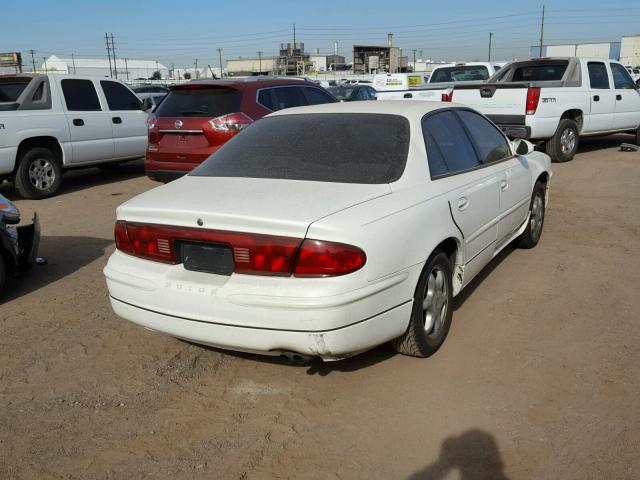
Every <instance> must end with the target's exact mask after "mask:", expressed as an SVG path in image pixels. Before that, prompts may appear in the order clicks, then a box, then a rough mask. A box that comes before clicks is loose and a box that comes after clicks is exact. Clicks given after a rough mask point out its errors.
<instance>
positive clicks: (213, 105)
mask: <svg viewBox="0 0 640 480" xmlns="http://www.w3.org/2000/svg"><path fill="white" fill-rule="evenodd" d="M241 100H242V94H241V93H240V92H239V91H237V90H233V89H231V88H198V89H177V90H172V91H171V92H169V94H168V95H167V96H166V97H165V99H164V100H163V101H162V103H161V104H160V105H159V106H158V109H157V110H156V111H155V112H154V113H155V115H156V116H157V117H210V118H214V117H219V116H221V115H226V114H228V113H235V112H239V111H240V101H241Z"/></svg>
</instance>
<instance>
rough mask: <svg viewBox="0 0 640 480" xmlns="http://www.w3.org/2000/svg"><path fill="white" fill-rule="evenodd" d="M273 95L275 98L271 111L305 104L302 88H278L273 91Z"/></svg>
mask: <svg viewBox="0 0 640 480" xmlns="http://www.w3.org/2000/svg"><path fill="white" fill-rule="evenodd" d="M273 93H274V94H275V97H276V98H275V108H274V109H273V110H282V109H284V108H292V107H300V106H302V105H306V104H307V99H306V98H305V96H304V92H303V91H302V87H278V88H274V89H273Z"/></svg>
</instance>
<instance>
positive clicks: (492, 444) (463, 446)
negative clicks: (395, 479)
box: [407, 429, 508, 480]
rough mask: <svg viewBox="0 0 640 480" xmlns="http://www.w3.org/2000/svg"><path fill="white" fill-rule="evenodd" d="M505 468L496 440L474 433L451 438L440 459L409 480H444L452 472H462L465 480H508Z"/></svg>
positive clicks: (469, 432)
mask: <svg viewBox="0 0 640 480" xmlns="http://www.w3.org/2000/svg"><path fill="white" fill-rule="evenodd" d="M503 468H504V466H503V464H502V459H501V458H500V452H499V451H498V444H497V443H496V441H495V439H494V438H493V436H492V435H490V434H489V433H487V432H484V431H482V430H478V429H474V430H467V431H466V432H464V433H462V434H460V435H458V436H456V437H449V438H447V439H446V440H445V441H444V442H442V447H441V448H440V456H439V457H438V459H437V460H436V461H435V462H433V463H432V464H431V465H429V466H427V467H425V468H424V469H422V470H420V471H417V472H415V473H414V474H413V475H411V476H410V477H409V478H408V479H407V480H440V479H443V478H445V477H446V476H447V475H448V474H449V473H450V472H451V471H452V470H458V471H459V472H460V479H461V480H508V478H507V476H506V475H505V474H504V472H503Z"/></svg>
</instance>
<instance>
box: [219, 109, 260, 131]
mask: <svg viewBox="0 0 640 480" xmlns="http://www.w3.org/2000/svg"><path fill="white" fill-rule="evenodd" d="M252 123H253V119H251V117H249V116H248V115H245V114H244V113H242V112H240V113H229V114H228V115H223V116H221V117H217V118H213V119H211V120H209V125H211V127H212V128H213V129H214V130H218V131H223V132H238V131H240V130H242V129H243V128H246V127H248V126H249V125H251V124H252Z"/></svg>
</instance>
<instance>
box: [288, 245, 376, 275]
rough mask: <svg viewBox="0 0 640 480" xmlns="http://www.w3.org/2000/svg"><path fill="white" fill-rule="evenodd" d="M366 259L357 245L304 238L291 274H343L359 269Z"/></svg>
mask: <svg viewBox="0 0 640 480" xmlns="http://www.w3.org/2000/svg"><path fill="white" fill-rule="evenodd" d="M366 261H367V256H366V255H365V253H364V252H363V251H362V250H360V249H359V248H358V247H354V246H352V245H346V244H344V243H334V242H325V241H322V240H311V239H306V240H305V241H304V242H303V243H302V247H300V253H299V254H298V259H297V261H296V266H295V269H294V271H293V274H294V275H295V276H296V277H328V276H336V275H345V274H347V273H351V272H355V271H356V270H359V269H360V268H362V266H363V265H364V264H365V262H366Z"/></svg>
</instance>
